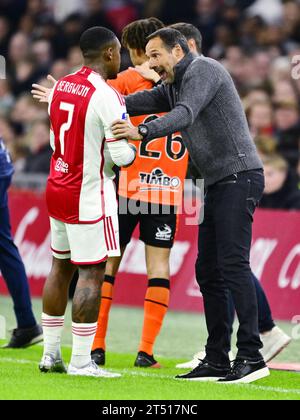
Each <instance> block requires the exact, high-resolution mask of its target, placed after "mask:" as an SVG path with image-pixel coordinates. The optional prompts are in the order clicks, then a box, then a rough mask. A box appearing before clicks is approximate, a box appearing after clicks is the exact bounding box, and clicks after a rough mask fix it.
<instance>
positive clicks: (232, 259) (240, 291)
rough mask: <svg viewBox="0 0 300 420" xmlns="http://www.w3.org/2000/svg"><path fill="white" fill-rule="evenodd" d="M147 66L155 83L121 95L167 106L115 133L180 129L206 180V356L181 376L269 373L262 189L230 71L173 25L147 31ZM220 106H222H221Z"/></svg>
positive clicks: (132, 107)
mask: <svg viewBox="0 0 300 420" xmlns="http://www.w3.org/2000/svg"><path fill="white" fill-rule="evenodd" d="M148 40H149V42H148V44H147V46H146V54H147V55H148V57H149V59H150V68H152V69H154V70H155V71H156V72H157V73H158V74H159V75H160V77H161V79H162V81H163V83H162V85H161V86H159V87H156V88H154V89H152V90H151V91H143V92H139V93H136V94H133V95H129V96H127V97H126V105H127V108H128V112H129V115H132V116H135V115H139V114H143V113H150V112H167V114H166V115H165V116H163V117H161V118H159V119H158V120H155V121H151V122H148V123H146V124H141V125H139V127H138V128H135V127H133V126H132V125H131V124H130V121H126V122H124V121H122V120H118V121H116V122H115V123H114V124H113V128H112V131H113V133H114V135H115V136H116V137H117V138H124V137H125V138H130V139H136V140H139V141H148V140H151V139H152V138H157V137H160V136H163V135H167V134H169V133H172V132H173V131H180V132H181V134H182V137H183V141H184V143H185V144H186V146H187V148H188V151H189V153H190V157H191V159H192V161H193V163H194V165H195V166H196V168H197V170H198V171H199V172H200V173H201V175H202V176H203V178H204V181H205V191H206V198H205V212H204V214H205V216H204V222H203V224H202V226H201V228H200V234H199V243H198V249H199V254H198V259H197V263H196V276H197V280H198V283H199V285H200V289H201V292H202V295H203V299H204V306H205V315H206V321H207V328H208V332H209V338H208V342H207V346H206V358H205V360H203V361H200V363H199V366H197V367H196V368H195V369H194V370H193V371H192V372H190V373H188V374H186V375H180V376H178V378H180V379H191V380H199V381H206V380H209V381H211V380H216V381H217V380H219V379H220V380H221V382H223V381H224V382H229V383H249V382H254V381H256V380H259V379H262V378H264V377H266V376H268V375H269V370H268V368H267V366H266V364H265V362H264V360H263V357H262V355H261V353H260V349H261V348H262V343H261V340H260V337H259V331H258V322H257V319H258V310H257V298H256V293H255V287H254V284H253V281H252V277H251V269H250V262H249V259H250V246H251V238H252V221H253V214H254V211H255V208H256V206H257V204H258V202H259V200H260V199H261V196H262V193H263V189H264V176H263V167H262V162H261V160H260V158H259V156H258V154H257V151H256V148H255V145H254V142H253V140H252V138H251V136H250V132H249V128H248V125H247V120H246V116H245V113H244V110H243V107H242V104H241V100H240V98H239V96H238V93H237V91H236V88H235V86H234V83H233V81H232V78H231V77H230V75H229V74H228V72H227V71H226V70H225V69H224V67H223V66H221V65H220V64H219V63H218V62H216V61H215V60H212V59H210V58H206V57H203V56H201V57H197V58H195V57H194V55H193V54H192V53H190V51H189V46H188V43H187V40H186V38H185V37H184V36H183V35H182V34H181V33H180V32H178V31H177V30H175V29H170V28H167V29H161V30H159V31H157V32H156V33H154V34H153V35H151V36H150V37H148ZM220 110H221V112H220ZM228 289H229V290H230V291H231V293H232V296H233V300H234V304H235V309H236V311H237V315H238V319H239V323H240V326H239V331H238V342H237V347H238V354H237V358H236V360H235V362H234V363H233V365H232V366H230V361H229V357H228V348H229V347H230V343H229V335H230V334H229V317H228Z"/></svg>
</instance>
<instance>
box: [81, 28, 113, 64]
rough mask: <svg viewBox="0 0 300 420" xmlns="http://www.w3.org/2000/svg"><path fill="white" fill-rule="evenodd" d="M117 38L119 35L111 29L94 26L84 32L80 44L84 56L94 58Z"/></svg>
mask: <svg viewBox="0 0 300 420" xmlns="http://www.w3.org/2000/svg"><path fill="white" fill-rule="evenodd" d="M116 39H117V36H116V35H115V34H114V33H113V32H112V31H110V30H109V29H107V28H104V27H102V26H94V27H93V28H89V29H87V30H86V31H85V32H83V34H82V35H81V37H80V41H79V46H80V49H81V51H82V54H83V57H84V58H87V59H94V58H96V57H97V55H98V54H99V52H100V51H101V50H102V49H103V48H105V47H107V46H108V45H110V44H112V43H113V42H115V41H116Z"/></svg>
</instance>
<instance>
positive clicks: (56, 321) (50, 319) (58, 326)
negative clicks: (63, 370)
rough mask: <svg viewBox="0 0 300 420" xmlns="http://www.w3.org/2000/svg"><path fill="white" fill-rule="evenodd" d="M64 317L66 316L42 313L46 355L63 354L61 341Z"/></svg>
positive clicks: (55, 355)
mask: <svg viewBox="0 0 300 420" xmlns="http://www.w3.org/2000/svg"><path fill="white" fill-rule="evenodd" d="M64 319H65V317H64V316H50V315H47V314H45V313H42V326H43V334H44V355H45V354H51V355H52V356H54V357H57V356H60V355H61V349H60V343H61V335H62V331H63V327H64Z"/></svg>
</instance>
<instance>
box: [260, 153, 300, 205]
mask: <svg viewBox="0 0 300 420" xmlns="http://www.w3.org/2000/svg"><path fill="white" fill-rule="evenodd" d="M263 162H264V169H265V182H266V187H265V191H264V195H263V198H262V199H261V202H260V207H262V208H270V209H283V210H300V191H299V189H298V186H297V179H296V177H295V176H294V175H293V173H292V172H291V171H290V170H289V166H288V163H287V162H286V161H285V160H284V159H283V158H282V157H281V156H280V155H270V156H269V157H266V158H265V159H264V160H263Z"/></svg>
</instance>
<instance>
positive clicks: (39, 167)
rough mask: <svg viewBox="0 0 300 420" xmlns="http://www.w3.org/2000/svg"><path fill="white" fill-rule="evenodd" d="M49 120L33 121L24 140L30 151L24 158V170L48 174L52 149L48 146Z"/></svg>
mask: <svg viewBox="0 0 300 420" xmlns="http://www.w3.org/2000/svg"><path fill="white" fill-rule="evenodd" d="M49 133H50V127H49V121H48V119H47V120H37V121H35V122H34V123H33V125H32V127H31V130H30V131H29V133H28V135H27V140H25V142H26V143H27V144H28V146H29V150H30V153H29V155H28V156H27V158H26V160H25V165H24V172H25V173H36V174H42V173H43V174H48V173H49V170H50V160H51V156H52V153H53V150H52V149H51V147H50V134H49Z"/></svg>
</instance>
